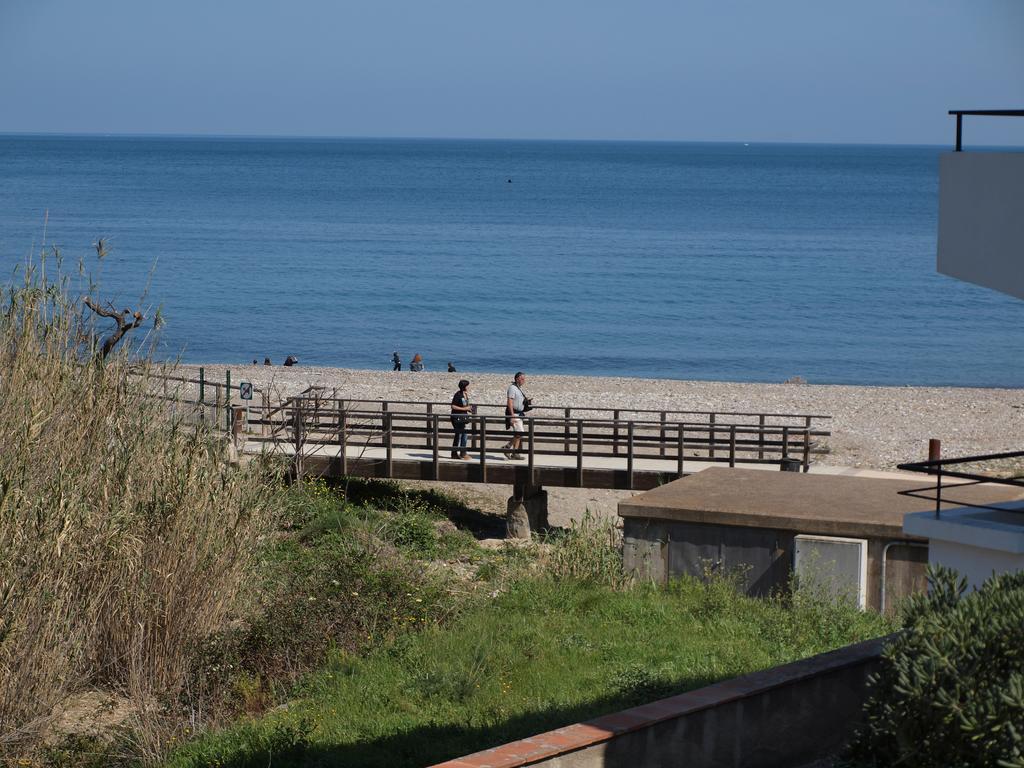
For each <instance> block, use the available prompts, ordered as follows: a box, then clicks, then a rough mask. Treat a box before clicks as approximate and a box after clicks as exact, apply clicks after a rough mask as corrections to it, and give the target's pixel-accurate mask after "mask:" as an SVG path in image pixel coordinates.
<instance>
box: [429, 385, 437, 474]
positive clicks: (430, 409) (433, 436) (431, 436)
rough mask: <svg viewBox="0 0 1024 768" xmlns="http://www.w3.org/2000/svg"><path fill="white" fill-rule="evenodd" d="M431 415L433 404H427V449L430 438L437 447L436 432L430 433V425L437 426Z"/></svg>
mask: <svg viewBox="0 0 1024 768" xmlns="http://www.w3.org/2000/svg"><path fill="white" fill-rule="evenodd" d="M433 413H434V404H433V403H427V448H429V447H430V444H431V439H432V438H433V444H434V445H435V446H436V445H437V434H436V432H433V433H432V432H431V431H430V427H431V424H433V425H434V426H435V427H436V426H437V420H436V419H434V418H432V414H433ZM434 452H435V453H437V451H434ZM434 479H435V480H436V479H437V478H436V477H435V478H434Z"/></svg>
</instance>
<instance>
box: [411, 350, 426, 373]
mask: <svg viewBox="0 0 1024 768" xmlns="http://www.w3.org/2000/svg"><path fill="white" fill-rule="evenodd" d="M409 370H410V371H414V372H419V371H422V370H423V358H422V357H420V356H419V354H415V355H413V356H412V362H411V363H409Z"/></svg>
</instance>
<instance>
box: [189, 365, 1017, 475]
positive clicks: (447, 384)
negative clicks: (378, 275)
mask: <svg viewBox="0 0 1024 768" xmlns="http://www.w3.org/2000/svg"><path fill="white" fill-rule="evenodd" d="M204 367H205V371H206V372H205V375H206V378H207V380H209V381H224V374H225V370H226V368H228V366H223V365H206V366H204ZM230 370H231V376H232V381H233V382H235V383H238V382H239V381H250V382H252V383H253V384H254V385H255V386H256V387H257V388H259V389H262V390H265V391H269V392H271V393H272V398H274V399H276V398H278V397H287V396H290V395H294V394H297V393H299V392H301V391H302V390H304V389H305V388H306V387H309V386H319V387H324V388H325V389H326V390H327V391H328V392H329V391H331V390H336V391H337V395H338V396H339V397H346V398H359V399H392V400H435V401H445V402H447V401H448V400H450V399H451V396H452V393H453V392H455V390H456V388H457V383H458V380H459V379H460V378H467V379H469V380H470V381H471V382H472V386H471V392H472V397H473V400H474V402H476V403H485V402H486V403H502V402H504V392H505V388H506V387H507V386H508V383H509V382H510V381H511V378H512V373H513V372H512V371H510V372H509V373H508V375H502V374H495V373H476V372H473V371H467V372H462V371H460V372H458V373H436V372H430V371H424V372H421V373H412V372H408V371H400V372H393V371H372V370H353V369H346V368H318V367H309V366H303V365H302V364H301V362H300V364H299V365H297V366H294V367H290V368H285V367H283V366H280V365H275V366H264V365H256V366H253V365H242V366H230ZM524 371H525V372H526V374H527V381H526V385H525V387H524V389H525V390H526V392H527V394H528V395H529V396H530V397H532V398H533V400H534V402H535V404H536V405H544V406H558V407H566V406H572V407H573V408H584V407H593V408H616V407H621V408H641V409H655V410H657V409H671V410H695V411H744V412H765V413H793V414H816V415H829V416H831V417H832V421H831V431H832V436H831V437H830V438H828V439H827V445H828V447H829V449H830V450H829V453H827V454H825V455H819V456H817V457H816V459H815V461H816V462H820V463H822V464H829V465H835V466H844V467H856V468H863V469H878V470H893V469H895V467H896V465H897V464H899V463H901V462H905V461H914V460H920V459H924V458H926V456H927V447H928V439H929V438H933V437H935V438H939V439H940V440H942V452H943V455H944V456H948V457H954V456H967V455H972V454H982V453H996V452H1000V451H1013V450H1020V448H1021V437H1022V435H1024V389H981V388H977V389H975V388H964V387H868V386H848V385H831V384H829V385H826V384H804V383H779V384H749V383H735V382H719V381H675V380H670V379H638V378H619V377H616V378H607V377H599V376H562V375H559V376H555V375H546V374H541V373H532V372H531V371H530V370H529V368H528V367H524ZM182 373H184V374H186V375H189V376H197V375H198V366H182Z"/></svg>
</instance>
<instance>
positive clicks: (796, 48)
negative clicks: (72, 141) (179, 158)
mask: <svg viewBox="0 0 1024 768" xmlns="http://www.w3.org/2000/svg"><path fill="white" fill-rule="evenodd" d="M1022 41H1024V0H856V1H855V2H851V1H850V0H847V1H846V2H836V1H835V0H773V1H771V2H767V1H766V0H632V2H625V0H618V1H616V2H611V1H610V0H515V1H514V2H511V1H508V0H506V2H503V3H498V2H494V0H433V1H432V2H427V1H426V0H362V1H361V2H354V1H352V0H291V1H290V2H287V3H284V2H280V0H275V1H271V0H245V1H244V2H243V1H242V0H175V1H174V2H147V1H143V0H88V1H86V0H0V132H5V133H21V132H43V133H101V134H107V133H114V134H200V135H208V134H212V135H246V136H264V135H276V136H362V137H453V138H527V139H637V140H672V141H676V140H678V141H796V142H836V143H845V142H850V143H894V144H948V143H950V142H952V140H953V135H954V121H953V118H952V117H949V116H948V115H947V111H948V110H949V109H1021V108H1024V42H1022ZM965 141H966V142H967V143H968V144H971V143H976V144H981V143H995V144H1013V145H1024V118H1017V119H1013V118H974V119H973V120H972V119H970V118H968V122H967V124H966V127H965Z"/></svg>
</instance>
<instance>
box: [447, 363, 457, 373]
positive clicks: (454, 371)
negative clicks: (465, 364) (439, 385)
mask: <svg viewBox="0 0 1024 768" xmlns="http://www.w3.org/2000/svg"><path fill="white" fill-rule="evenodd" d="M456 372H457V371H456V370H455V366H454V365H452V361H451V360H449V361H448V373H456Z"/></svg>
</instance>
